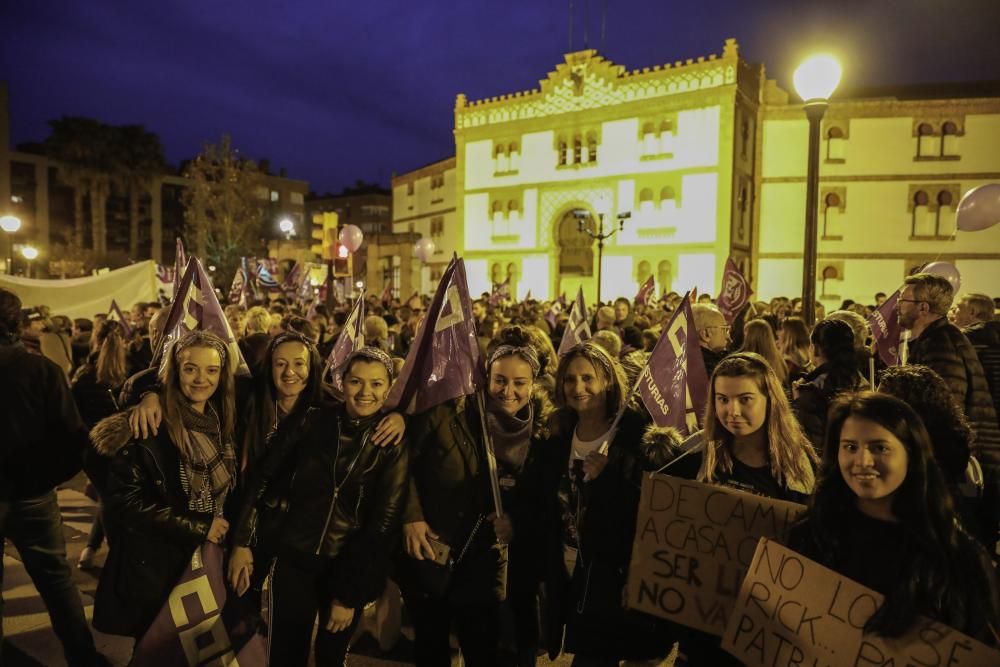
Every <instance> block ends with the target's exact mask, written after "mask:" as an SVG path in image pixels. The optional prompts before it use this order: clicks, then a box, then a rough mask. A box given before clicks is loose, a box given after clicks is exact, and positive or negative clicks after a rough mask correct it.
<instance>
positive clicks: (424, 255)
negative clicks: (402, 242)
mask: <svg viewBox="0 0 1000 667" xmlns="http://www.w3.org/2000/svg"><path fill="white" fill-rule="evenodd" d="M434 250H435V247H434V241H432V240H431V239H420V240H418V241H417V242H416V243H414V244H413V254H414V255H416V256H417V258H418V259H420V261H421V262H428V261H430V259H431V257H433V256H434Z"/></svg>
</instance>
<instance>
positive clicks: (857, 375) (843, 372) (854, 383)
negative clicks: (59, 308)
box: [792, 320, 869, 452]
mask: <svg viewBox="0 0 1000 667" xmlns="http://www.w3.org/2000/svg"><path fill="white" fill-rule="evenodd" d="M809 341H810V343H811V345H810V352H811V355H812V364H813V370H812V371H810V372H809V373H808V374H807V375H805V376H804V377H803V378H802V379H800V380H798V381H797V382H795V383H793V384H792V409H793V410H794V412H795V416H796V417H797V418H798V420H799V423H800V424H802V430H804V431H805V432H806V436H807V437H808V438H809V441H810V442H811V443H812V444H813V447H815V448H816V451H817V452H818V451H820V449H821V448H822V446H823V435H824V430H825V427H826V411H827V409H828V408H829V407H830V402H831V401H832V400H833V399H834V397H835V396H836V395H837V394H839V393H841V392H844V391H857V390H859V389H868V388H869V387H868V382H867V380H865V378H864V376H862V375H861V367H860V365H859V360H858V355H857V352H856V350H855V347H854V330H853V329H851V327H850V325H849V324H847V323H846V322H842V321H839V320H823V321H822V322H819V323H817V324H816V326H815V327H814V328H813V330H812V334H811V335H810V337H809Z"/></svg>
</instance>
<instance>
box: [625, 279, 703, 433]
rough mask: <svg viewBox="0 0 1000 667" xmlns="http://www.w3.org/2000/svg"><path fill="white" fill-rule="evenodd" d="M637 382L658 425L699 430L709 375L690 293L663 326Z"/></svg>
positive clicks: (683, 429)
mask: <svg viewBox="0 0 1000 667" xmlns="http://www.w3.org/2000/svg"><path fill="white" fill-rule="evenodd" d="M637 384H638V385H639V396H640V397H641V398H642V402H643V404H644V405H645V406H646V409H647V410H649V414H650V416H651V417H652V418H653V421H654V422H656V424H657V426H672V427H674V428H676V429H677V430H679V431H681V432H682V433H685V434H691V433H693V432H695V431H696V430H698V428H699V424H700V423H701V420H702V416H703V415H704V413H705V403H706V402H707V401H708V376H707V374H706V373H705V362H704V360H703V359H702V357H701V350H699V349H698V332H697V331H696V330H695V327H694V316H693V315H692V313H691V302H690V301H689V300H688V298H687V297H685V298H684V300H683V301H682V302H681V306H680V308H678V309H677V311H676V312H675V313H674V316H673V317H671V318H670V322H669V323H667V326H666V327H664V329H663V333H662V334H661V335H660V340H658V341H657V342H656V347H654V348H653V352H652V354H650V356H649V361H648V363H647V364H646V367H645V368H644V369H643V370H642V373H640V374H639V379H638V381H637Z"/></svg>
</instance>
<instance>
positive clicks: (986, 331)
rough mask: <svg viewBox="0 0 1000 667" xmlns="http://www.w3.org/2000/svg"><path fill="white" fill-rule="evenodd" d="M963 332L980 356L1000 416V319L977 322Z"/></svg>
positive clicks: (994, 405)
mask: <svg viewBox="0 0 1000 667" xmlns="http://www.w3.org/2000/svg"><path fill="white" fill-rule="evenodd" d="M962 333H964V334H965V337H966V338H968V339H969V342H970V343H972V348H973V349H974V350H975V351H976V356H978V357H979V363H980V364H981V365H982V367H983V373H985V374H986V383H987V384H988V385H989V387H990V394H991V395H992V396H993V409H994V410H995V411H996V413H997V417H998V418H1000V321H998V320H993V321H992V322H977V323H976V324H973V325H972V326H969V327H966V328H965V329H963V330H962Z"/></svg>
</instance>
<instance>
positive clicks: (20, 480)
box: [0, 342, 88, 501]
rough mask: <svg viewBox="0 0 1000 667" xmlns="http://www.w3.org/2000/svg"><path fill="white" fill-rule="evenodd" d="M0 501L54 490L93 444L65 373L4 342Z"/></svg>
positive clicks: (1, 348)
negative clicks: (89, 443) (89, 445)
mask: <svg viewBox="0 0 1000 667" xmlns="http://www.w3.org/2000/svg"><path fill="white" fill-rule="evenodd" d="M0 378H3V381H2V382H0V425H2V426H0V429H2V430H0V433H2V434H0V501H3V500H12V499H16V498H30V497H34V496H39V495H41V494H43V493H46V492H48V491H51V490H52V489H53V488H55V486H56V485H58V484H61V483H62V482H65V481H66V480H68V479H70V478H71V477H73V475H75V474H76V473H78V472H79V471H80V466H81V464H82V459H83V452H84V450H85V449H86V448H87V446H88V442H87V429H86V427H85V426H84V424H83V421H82V420H81V419H80V413H79V412H78V411H77V407H76V404H75V403H74V402H73V396H72V394H71V393H70V388H69V383H68V382H67V381H66V375H65V374H64V373H63V372H62V370H61V369H60V368H59V367H58V366H56V365H55V364H54V363H52V362H51V361H49V360H48V359H46V358H45V357H42V356H38V355H34V354H31V353H29V352H28V351H27V350H26V349H25V348H24V346H23V345H21V344H20V343H18V342H5V343H0Z"/></svg>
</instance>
